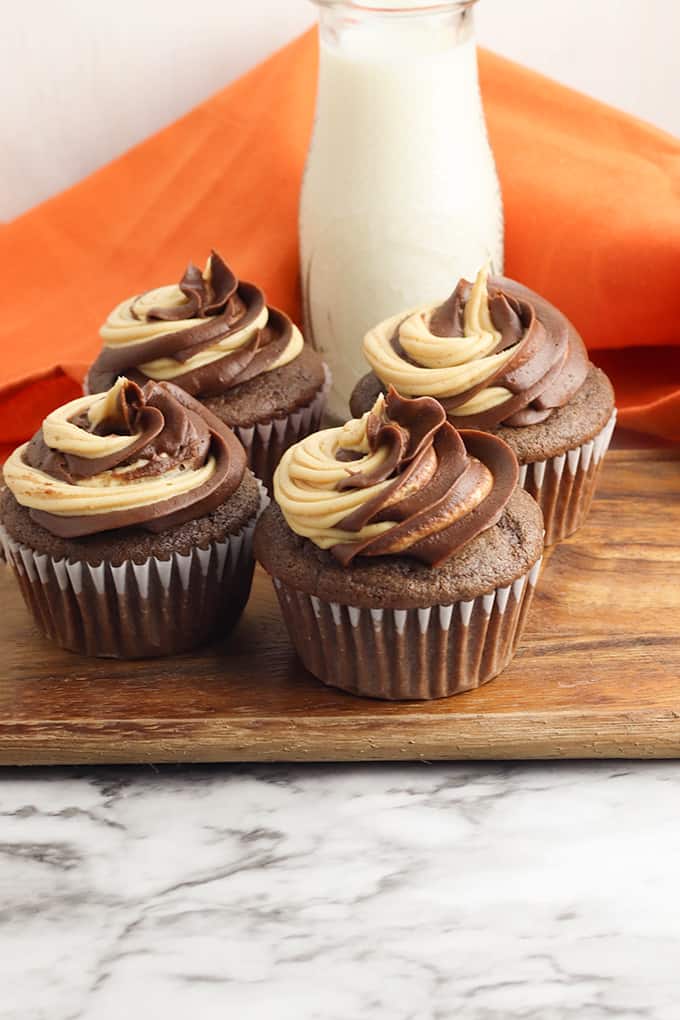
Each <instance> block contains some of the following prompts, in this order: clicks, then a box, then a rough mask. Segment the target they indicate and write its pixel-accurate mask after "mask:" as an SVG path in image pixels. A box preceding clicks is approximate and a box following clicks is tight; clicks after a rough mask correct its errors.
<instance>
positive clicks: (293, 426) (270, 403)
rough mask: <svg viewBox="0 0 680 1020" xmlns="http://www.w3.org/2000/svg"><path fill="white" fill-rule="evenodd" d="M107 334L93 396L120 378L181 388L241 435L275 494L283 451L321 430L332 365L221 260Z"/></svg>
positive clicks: (122, 311)
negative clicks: (273, 484) (273, 482)
mask: <svg viewBox="0 0 680 1020" xmlns="http://www.w3.org/2000/svg"><path fill="white" fill-rule="evenodd" d="M100 333H101V337H102V340H103V341H104V346H103V348H102V351H101V353H100V355H99V357H98V358H97V360H96V361H95V362H94V364H93V365H92V367H91V368H90V370H89V372H88V375H87V378H86V381H85V391H86V392H87V393H98V392H101V391H103V390H108V389H109V387H110V386H112V385H113V383H114V382H115V380H116V378H117V377H118V376H119V375H125V376H126V377H127V378H128V379H131V380H133V381H134V382H136V383H139V385H140V386H141V385H143V384H144V383H145V382H147V381H148V380H149V379H154V380H156V381H166V382H172V383H174V385H175V386H181V387H182V389H183V390H185V391H186V392H187V393H189V394H191V396H193V397H196V399H197V400H200V401H201V403H202V404H205V406H206V407H207V408H209V409H210V410H211V411H212V412H213V414H215V415H216V416H217V417H218V418H219V419H220V420H221V421H222V422H224V424H225V425H228V426H229V427H230V428H231V429H233V430H234V432H235V433H236V435H237V436H238V438H239V439H240V441H241V443H242V444H243V446H244V447H245V450H246V453H247V455H248V464H249V466H250V467H251V468H252V470H253V471H254V472H255V474H256V475H257V476H258V477H259V478H261V479H262V481H263V482H264V483H265V485H266V486H267V487H269V486H270V485H271V480H272V475H273V473H274V468H275V467H276V465H277V464H278V462H279V460H280V459H281V454H282V453H283V451H284V450H286V449H287V448H288V447H289V446H290V445H291V444H292V443H294V442H297V440H298V439H301V438H302V437H303V436H306V435H308V434H309V433H310V432H313V431H315V429H317V428H318V427H319V423H320V421H321V415H322V412H323V408H324V404H325V400H326V394H327V391H328V386H329V382H330V377H329V373H328V370H327V368H326V366H325V364H324V362H323V361H322V360H321V358H320V357H319V355H318V354H317V353H316V352H315V351H313V350H312V348H311V347H309V346H308V345H307V344H305V343H304V342H303V339H302V334H301V333H300V330H299V329H298V328H297V326H295V325H294V324H293V323H292V322H291V320H290V319H289V318H288V316H287V315H285V314H284V313H283V312H280V311H278V310H277V309H276V308H269V307H268V306H267V304H266V303H265V298H264V294H263V293H262V291H261V290H260V289H259V288H258V287H255V286H254V285H253V284H252V283H241V282H239V281H238V280H237V279H236V277H235V276H234V274H233V273H232V271H231V270H230V269H229V268H228V267H227V266H226V265H225V263H224V262H223V260H222V259H221V258H220V256H219V255H218V254H217V253H216V252H212V254H211V255H210V257H209V259H208V262H207V264H206V267H205V269H204V271H203V272H201V270H200V269H198V268H197V267H196V266H194V265H192V264H191V263H190V264H189V266H188V268H187V270H186V272H185V274H184V276H183V277H182V279H181V280H180V282H179V284H178V285H174V284H172V285H170V286H166V287H158V288H157V289H156V290H150V291H147V292H146V293H145V294H141V295H139V296H137V297H131V298H126V300H125V301H122V302H121V303H120V304H119V305H118V306H117V307H116V308H114V310H113V311H112V312H111V314H110V315H109V317H108V319H107V320H106V322H105V323H104V325H103V326H102V328H101V331H100Z"/></svg>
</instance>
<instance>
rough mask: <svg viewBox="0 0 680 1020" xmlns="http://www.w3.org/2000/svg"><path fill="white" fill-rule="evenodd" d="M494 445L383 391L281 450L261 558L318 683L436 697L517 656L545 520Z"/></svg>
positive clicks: (472, 683) (510, 458)
mask: <svg viewBox="0 0 680 1020" xmlns="http://www.w3.org/2000/svg"><path fill="white" fill-rule="evenodd" d="M518 474H519V466H518V463H517V458H516V457H515V455H514V454H513V452H512V450H511V449H510V448H509V447H508V446H507V444H506V443H504V442H503V440H501V439H499V438H498V437H496V436H493V435H490V434H487V433H484V432H479V431H475V430H470V431H467V432H460V433H458V432H457V431H456V429H455V428H454V427H453V426H452V425H451V424H450V423H449V422H448V421H447V419H446V413H445V411H444V409H443V407H442V406H441V404H439V403H438V402H437V401H436V400H433V399H432V398H430V397H423V398H420V399H417V400H408V399H403V398H401V397H400V396H399V395H398V394H397V393H396V391H395V390H394V389H392V388H390V390H389V392H388V395H387V398H386V399H384V398H383V397H382V396H380V397H379V398H378V400H377V401H376V404H375V406H374V407H373V409H372V410H371V411H370V412H369V413H367V414H365V415H364V416H363V417H362V418H361V419H359V420H352V421H349V422H348V423H347V424H346V425H344V426H342V427H341V428H333V429H327V430H325V431H323V432H317V433H316V435H313V436H310V437H308V438H307V439H304V440H302V442H300V443H297V444H296V445H295V446H293V447H292V448H291V449H290V450H288V451H287V452H286V453H285V454H284V456H283V458H282V460H281V463H280V465H279V467H278V469H277V471H276V474H275V476H274V494H275V498H276V501H277V505H274V504H272V505H271V506H270V507H268V509H267V510H265V512H264V513H263V515H262V517H261V518H260V521H259V523H258V526H257V528H256V532H255V554H256V557H257V559H258V560H259V561H260V562H261V563H262V565H263V566H264V568H265V569H266V570H267V571H268V572H269V574H270V575H271V576H272V578H273V581H274V585H275V588H276V591H277V594H278V598H279V602H280V604H281V609H282V612H283V615H284V618H285V621H286V624H287V626H288V630H289V632H290V636H291V640H292V642H293V645H294V646H295V649H296V651H297V653H298V655H299V656H300V658H301V659H302V661H303V663H304V664H305V666H306V667H307V669H308V670H309V671H310V672H311V673H314V674H315V676H317V677H319V679H320V680H322V681H323V682H324V683H326V684H330V685H332V686H334V687H340V688H342V689H344V690H346V691H350V692H351V693H353V694H360V695H365V696H368V697H375V698H387V699H411V698H420V699H424V698H440V697H446V696H448V695H451V694H457V693H459V692H461V691H466V690H469V689H471V688H474V687H478V686H479V685H480V684H483V683H485V682H486V681H487V680H490V679H491V678H492V677H494V676H496V675H497V674H498V673H499V672H500V671H501V670H502V669H503V668H504V667H505V665H506V664H507V663H508V662H509V660H510V659H511V657H512V655H513V652H514V649H515V645H516V643H517V640H518V638H519V635H520V632H521V630H522V626H523V624H524V620H525V617H526V613H527V609H528V606H529V603H530V601H531V596H532V594H533V588H534V585H535V582H536V579H537V577H538V572H539V568H540V562H541V556H542V551H543V521H542V517H541V512H540V510H539V508H538V506H537V505H536V503H535V501H534V500H533V499H532V498H531V496H529V495H528V493H526V492H524V491H523V490H522V489H521V488H519V487H518V486H517V478H518Z"/></svg>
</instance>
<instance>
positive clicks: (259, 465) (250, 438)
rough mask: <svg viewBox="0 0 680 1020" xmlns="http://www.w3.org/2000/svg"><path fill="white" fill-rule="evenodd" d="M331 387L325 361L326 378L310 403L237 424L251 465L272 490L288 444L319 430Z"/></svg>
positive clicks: (235, 428) (237, 433) (237, 432)
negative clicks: (283, 413)
mask: <svg viewBox="0 0 680 1020" xmlns="http://www.w3.org/2000/svg"><path fill="white" fill-rule="evenodd" d="M330 387H331V373H330V370H329V369H328V368H327V366H325V365H324V382H323V385H322V386H321V388H320V389H319V391H318V392H317V394H316V396H315V397H314V398H313V400H312V401H311V402H310V403H309V404H305V405H304V406H303V407H299V408H297V410H295V411H291V413H290V414H287V415H286V416H285V417H283V418H271V419H270V420H269V421H264V422H258V423H257V425H250V426H248V427H247V428H246V427H244V426H241V425H237V426H234V432H235V433H236V435H237V436H238V438H239V440H240V441H241V443H242V445H243V446H244V447H245V451H246V453H247V455H248V467H249V468H250V469H251V471H252V472H253V474H255V475H257V477H258V478H259V479H261V481H262V482H264V484H265V486H266V487H267V490H268V491H269V492H271V491H272V480H273V478H274V472H275V470H276V468H277V466H278V463H279V461H280V460H281V458H282V457H283V455H284V453H285V452H286V450H287V449H288V447H289V446H292V445H293V444H294V443H297V442H299V440H300V439H304V438H305V436H308V435H310V434H311V433H312V432H316V431H318V429H319V426H320V425H321V418H322V417H323V412H324V409H325V407H326V400H327V398H328V391H329V390H330Z"/></svg>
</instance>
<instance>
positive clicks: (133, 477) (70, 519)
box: [0, 378, 263, 658]
mask: <svg viewBox="0 0 680 1020" xmlns="http://www.w3.org/2000/svg"><path fill="white" fill-rule="evenodd" d="M4 478H5V482H6V484H7V490H6V491H5V492H4V494H3V496H2V512H1V515H0V516H1V518H2V529H1V530H0V534H1V535H2V539H3V545H4V547H5V552H6V555H7V559H8V562H9V563H10V564H11V566H12V567H13V568H14V571H15V574H16V576H17V579H18V582H19V585H20V587H21V590H22V594H23V596H24V600H25V602H26V604H27V607H28V608H29V610H31V611H32V613H33V615H34V617H35V620H36V623H37V624H38V626H39V627H40V629H41V630H42V631H43V632H44V633H45V634H46V635H47V636H49V637H51V638H52V639H53V640H54V641H55V642H56V643H57V644H60V645H62V646H63V647H65V648H69V649H71V650H74V651H80V652H83V653H85V654H88V655H101V656H114V657H119V658H138V657H147V656H153V655H166V654H170V653H173V652H178V651H183V650H185V649H187V648H190V647H193V646H194V645H196V644H198V643H200V642H201V641H203V640H205V639H206V638H208V637H209V636H211V635H212V634H213V633H215V632H220V633H226V632H227V631H228V630H229V628H230V627H231V626H233V624H234V623H235V622H236V620H237V619H238V617H239V615H240V613H241V611H242V609H243V606H244V605H245V603H246V601H247V598H248V594H249V591H250V584H251V580H252V571H253V558H252V551H251V550H252V534H253V530H254V527H255V522H256V520H257V516H258V513H259V511H260V509H261V505H262V501H263V497H262V490H261V487H260V485H259V483H258V482H257V480H256V479H255V478H254V476H253V475H252V474H251V473H250V471H248V470H247V468H246V456H245V452H244V450H243V448H242V447H241V445H240V443H239V442H238V440H237V439H236V437H235V436H234V434H233V433H232V432H231V430H230V429H228V428H227V427H226V426H225V425H223V423H222V422H221V421H219V419H217V418H216V417H215V416H214V415H212V414H211V413H210V412H209V411H208V410H207V409H206V408H204V407H203V406H202V405H201V404H199V403H198V401H196V400H194V399H193V398H192V397H190V396H189V395H188V394H186V393H185V392H184V391H183V390H181V389H179V388H178V387H176V386H173V385H172V384H171V383H154V382H150V383H147V384H146V385H145V386H144V388H143V389H140V388H139V387H138V386H137V385H136V384H135V383H133V382H130V381H128V380H126V379H123V378H121V379H119V380H118V381H117V382H116V383H115V384H114V386H113V387H112V388H111V389H110V390H109V391H108V392H107V393H105V394H94V395H90V396H86V397H81V398H80V399H78V400H74V401H72V402H71V403H69V404H66V405H64V407H61V408H58V409H57V410H56V411H54V412H52V414H49V415H48V416H47V418H46V419H45V421H44V422H43V426H42V428H41V429H40V431H39V432H38V433H36V435H35V436H34V437H33V439H32V440H31V441H30V442H29V443H25V444H24V445H23V446H21V447H19V448H18V449H17V450H15V451H14V453H13V454H12V455H11V456H10V457H9V459H8V461H7V462H6V464H5V467H4Z"/></svg>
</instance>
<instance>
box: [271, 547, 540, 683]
mask: <svg viewBox="0 0 680 1020" xmlns="http://www.w3.org/2000/svg"><path fill="white" fill-rule="evenodd" d="M540 568H541V560H538V561H537V562H536V563H535V564H534V565H533V567H532V568H531V570H529V571H528V572H527V573H526V574H523V575H522V576H521V577H519V578H517V580H516V581H514V582H513V583H512V584H509V585H507V586H506V587H503V588H497V589H496V590H495V591H491V592H488V593H487V594H485V595H479V596H478V597H477V598H474V599H467V600H461V601H459V602H455V603H453V604H451V605H435V606H427V607H426V608H423V609H364V608H359V607H357V606H348V605H341V604H340V603H337V602H325V601H322V600H321V599H319V598H317V597H316V596H315V595H307V594H306V593H305V592H301V591H298V590H297V589H295V588H293V587H291V586H290V585H287V584H285V583H284V582H282V581H281V580H280V579H279V578H273V581H274V587H275V589H276V593H277V595H278V599H279V603H280V605H281V611H282V613H283V617H284V619H285V621H286V625H287V628H288V631H289V634H290V638H291V641H292V643H293V646H294V647H295V650H296V652H297V654H298V655H299V657H300V658H301V659H302V662H303V663H304V665H305V667H306V668H307V669H308V670H309V672H310V673H313V674H314V675H315V676H316V677H318V678H319V680H322V681H323V683H325V684H328V685H330V686H332V687H340V688H342V690H345V691H349V692H350V693H351V694H359V695H361V696H363V697H369V698H384V699H387V700H391V701H398V700H411V699H432V698H446V697H449V696H450V695H452V694H460V693H462V692H463V691H468V690H471V689H473V688H475V687H479V686H481V684H483V683H486V682H487V680H491V679H492V678H493V677H495V676H497V675H498V673H500V672H501V670H502V669H504V668H505V666H507V664H508V662H509V661H510V659H511V658H512V656H513V654H514V651H515V647H516V644H517V641H518V639H519V636H520V634H521V632H522V629H523V627H524V622H525V619H526V615H527V611H528V609H529V605H530V603H531V599H532V596H533V592H534V587H535V585H536V581H537V579H538V575H539V573H540Z"/></svg>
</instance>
